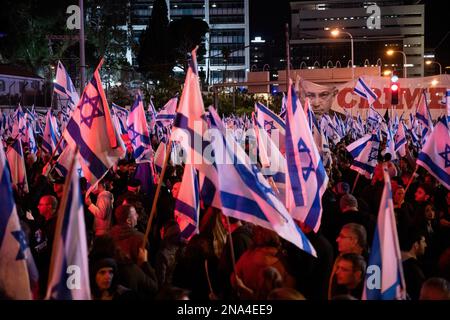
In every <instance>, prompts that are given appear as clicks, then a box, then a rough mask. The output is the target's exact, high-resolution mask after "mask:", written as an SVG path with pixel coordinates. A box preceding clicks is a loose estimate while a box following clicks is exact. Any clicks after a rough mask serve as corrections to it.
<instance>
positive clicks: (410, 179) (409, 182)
mask: <svg viewBox="0 0 450 320" xmlns="http://www.w3.org/2000/svg"><path fill="white" fill-rule="evenodd" d="M417 169H418V167H417V164H416V168H415V169H414V172H413V174H412V175H411V178H409V181H408V184H407V185H406V188H405V194H406V192H407V191H408V189H409V186H410V185H411V183H412V182H413V180H414V176H415V175H416V172H417Z"/></svg>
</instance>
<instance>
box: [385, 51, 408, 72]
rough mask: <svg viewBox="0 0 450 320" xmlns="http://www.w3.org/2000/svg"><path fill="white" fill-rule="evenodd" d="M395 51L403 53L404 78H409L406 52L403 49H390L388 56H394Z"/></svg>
mask: <svg viewBox="0 0 450 320" xmlns="http://www.w3.org/2000/svg"><path fill="white" fill-rule="evenodd" d="M394 52H399V53H401V54H402V55H403V78H407V74H406V54H405V53H404V52H403V51H399V50H388V51H387V52H386V54H387V55H388V56H392V55H393V54H394Z"/></svg>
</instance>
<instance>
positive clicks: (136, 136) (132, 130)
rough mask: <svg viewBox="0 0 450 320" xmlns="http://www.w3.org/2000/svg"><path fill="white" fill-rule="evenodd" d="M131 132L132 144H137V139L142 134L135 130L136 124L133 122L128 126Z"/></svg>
mask: <svg viewBox="0 0 450 320" xmlns="http://www.w3.org/2000/svg"><path fill="white" fill-rule="evenodd" d="M130 133H131V135H132V136H131V137H130V141H131V144H132V145H134V146H135V145H136V139H137V138H139V137H140V136H141V134H140V133H139V132H137V131H135V130H134V124H131V125H130V126H129V127H128V134H130Z"/></svg>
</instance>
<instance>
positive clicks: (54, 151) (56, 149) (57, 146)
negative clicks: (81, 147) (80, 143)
mask: <svg viewBox="0 0 450 320" xmlns="http://www.w3.org/2000/svg"><path fill="white" fill-rule="evenodd" d="M63 138H64V137H63V135H62V134H61V137H60V138H59V141H58V143H57V144H56V146H55V150H53V152H52V154H51V156H50V159H48V161H47V163H46V164H45V165H44V168H45V167H46V166H47V165H48V164H49V163H50V162H51V161H52V159H53V157H54V156H55V154H56V151H58V148H59V146H60V145H61V142H62V140H63ZM77 151H78V147H77ZM52 170H53V167H52V168H50V170H48V171H47V172H48V173H47V174H45V173H44V172H43V174H44V176H47V175H48V174H49V173H50V172H51V171H52Z"/></svg>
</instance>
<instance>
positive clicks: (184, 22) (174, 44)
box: [169, 17, 209, 70]
mask: <svg viewBox="0 0 450 320" xmlns="http://www.w3.org/2000/svg"><path fill="white" fill-rule="evenodd" d="M207 32H209V26H208V24H207V23H206V22H205V21H203V20H200V19H194V18H192V17H183V18H181V19H179V20H175V21H172V22H171V23H170V25H169V38H170V49H171V51H172V53H173V56H174V58H175V62H176V64H177V65H178V66H179V67H180V68H182V69H183V70H185V69H186V66H187V60H186V54H187V53H188V52H191V51H192V50H193V49H194V48H195V47H196V46H199V48H198V50H197V61H198V62H201V61H202V60H203V56H204V55H205V53H206V50H205V46H204V44H203V41H204V40H205V35H206V33H207Z"/></svg>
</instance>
